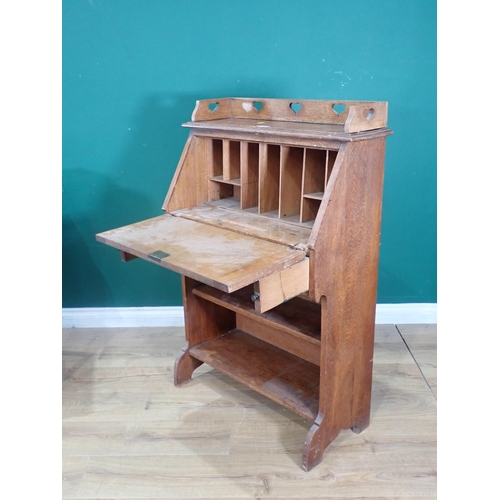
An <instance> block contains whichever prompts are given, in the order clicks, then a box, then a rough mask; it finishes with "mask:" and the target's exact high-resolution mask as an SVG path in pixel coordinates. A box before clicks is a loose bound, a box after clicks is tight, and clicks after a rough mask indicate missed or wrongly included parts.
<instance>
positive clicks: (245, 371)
mask: <svg viewBox="0 0 500 500" xmlns="http://www.w3.org/2000/svg"><path fill="white" fill-rule="evenodd" d="M189 354H190V355H191V356H193V357H194V358H196V359H199V360H200V361H203V362H204V363H207V364H208V365H210V366H212V367H213V368H215V369H216V370H219V371H220V372H222V373H224V374H226V375H229V376H230V377H232V378H233V379H235V380H237V381H238V382H241V383H242V384H245V385H247V386H248V387H250V388H251V389H253V390H255V391H257V392H259V393H261V394H263V395H264V396H267V397H268V398H269V399H272V400H273V401H276V402H277V403H279V404H281V405H283V406H285V407H286V408H288V409H290V410H292V411H294V412H295V413H297V414H299V415H300V416H302V417H304V418H306V419H308V420H312V421H314V419H315V418H316V416H317V414H318V404H319V375H320V372H319V367H318V366H316V365H314V364H312V363H309V362H308V361H304V360H303V359H301V358H299V357H297V356H294V355H293V354H289V353H287V352H285V351H283V350H281V349H279V348H277V347H274V346H272V345H271V344H268V343H267V342H263V341H262V340H259V339H257V338H255V337H252V336H251V335H248V334H247V333H245V332H243V331H241V330H238V329H234V330H231V331H230V332H228V333H226V334H224V335H221V336H219V337H216V338H214V339H212V340H208V341H206V342H203V343H201V344H198V345H197V346H195V347H192V348H191V349H190V350H189Z"/></svg>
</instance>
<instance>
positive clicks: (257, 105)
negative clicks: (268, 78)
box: [252, 101, 264, 111]
mask: <svg viewBox="0 0 500 500" xmlns="http://www.w3.org/2000/svg"><path fill="white" fill-rule="evenodd" d="M252 106H253V107H254V108H255V109H256V110H257V111H260V110H261V109H262V106H264V103H263V102H262V101H254V102H253V103H252Z"/></svg>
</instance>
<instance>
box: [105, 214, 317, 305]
mask: <svg viewBox="0 0 500 500" xmlns="http://www.w3.org/2000/svg"><path fill="white" fill-rule="evenodd" d="M96 239H97V241H99V242H101V243H105V244H106V245H109V246H111V247H114V248H117V249H118V250H120V251H121V252H122V258H123V260H131V259H132V258H135V257H140V258H142V259H144V260H147V261H150V262H153V263H155V264H158V265H160V266H162V267H165V268H167V269H170V270H172V271H175V272H178V273H180V274H182V275H185V276H188V277H190V278H193V279H195V280H197V281H200V282H202V283H205V284H207V285H209V286H212V287H214V288H217V289H219V290H221V291H223V292H228V293H231V292H234V291H236V290H239V289H240V288H243V287H245V286H247V285H250V284H252V283H254V284H255V290H256V294H260V297H262V293H264V294H265V297H262V299H265V302H264V301H261V300H260V299H259V296H257V297H256V308H257V309H258V310H259V308H261V304H263V307H262V309H264V308H266V309H265V310H267V309H269V308H271V307H274V306H275V305H277V304H278V303H281V302H283V301H284V300H287V299H288V298H291V297H293V296H295V295H298V294H299V293H303V292H305V291H307V290H308V287H309V267H308V266H309V264H308V262H309V259H308V258H307V257H306V252H305V251H304V250H302V249H294V248H290V247H288V246H286V245H280V244H277V243H273V242H270V241H266V240H262V239H260V238H254V237H252V236H248V235H244V234H240V233H237V232H234V231H231V230H228V229H224V228H220V227H214V226H210V225H207V224H203V223H200V222H196V221H192V220H188V219H184V218H182V217H176V216H173V215H170V214H165V215H160V216H158V217H154V218H152V219H148V220H145V221H142V222H138V223H136V224H131V225H128V226H124V227H121V228H118V229H112V230H110V231H106V232H103V233H100V234H97V235H96ZM281 273H283V274H281ZM280 277H281V278H282V279H279V278H280ZM283 278H284V279H283ZM283 282H285V287H284V288H283V289H281V283H283ZM273 283H280V285H279V287H280V289H276V287H275V286H273ZM286 283H289V284H290V285H288V286H287V285H286ZM290 287H291V288H290ZM264 290H265V291H264ZM292 290H293V291H292ZM295 290H297V291H295ZM268 295H269V296H270V298H269V299H268V298H267V297H268ZM273 297H275V298H273ZM276 301H278V302H276ZM264 304H265V305H264ZM259 312H261V311H259ZM262 312H263V311H262Z"/></svg>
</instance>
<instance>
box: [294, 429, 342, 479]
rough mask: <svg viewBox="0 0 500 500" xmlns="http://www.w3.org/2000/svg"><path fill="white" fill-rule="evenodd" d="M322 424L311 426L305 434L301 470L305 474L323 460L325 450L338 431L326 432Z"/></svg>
mask: <svg viewBox="0 0 500 500" xmlns="http://www.w3.org/2000/svg"><path fill="white" fill-rule="evenodd" d="M323 427H324V425H323V424H319V425H318V424H316V423H315V424H313V426H312V427H311V428H310V429H309V432H308V433H307V437H306V442H305V444H304V450H303V452H302V468H303V469H304V470H305V471H306V472H307V471H310V470H311V469H312V468H313V467H316V465H318V464H319V463H321V461H322V460H323V453H324V451H325V448H326V447H327V446H328V445H329V444H330V443H331V442H332V441H333V440H334V439H335V438H336V437H337V435H338V433H339V430H337V429H333V430H329V431H328V432H327V431H325V429H324V428H323Z"/></svg>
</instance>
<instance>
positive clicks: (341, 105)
mask: <svg viewBox="0 0 500 500" xmlns="http://www.w3.org/2000/svg"><path fill="white" fill-rule="evenodd" d="M332 109H333V111H334V112H335V113H337V115H339V116H340V115H341V114H342V113H343V112H344V111H345V104H344V103H342V102H336V103H335V104H334V105H333V106H332Z"/></svg>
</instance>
